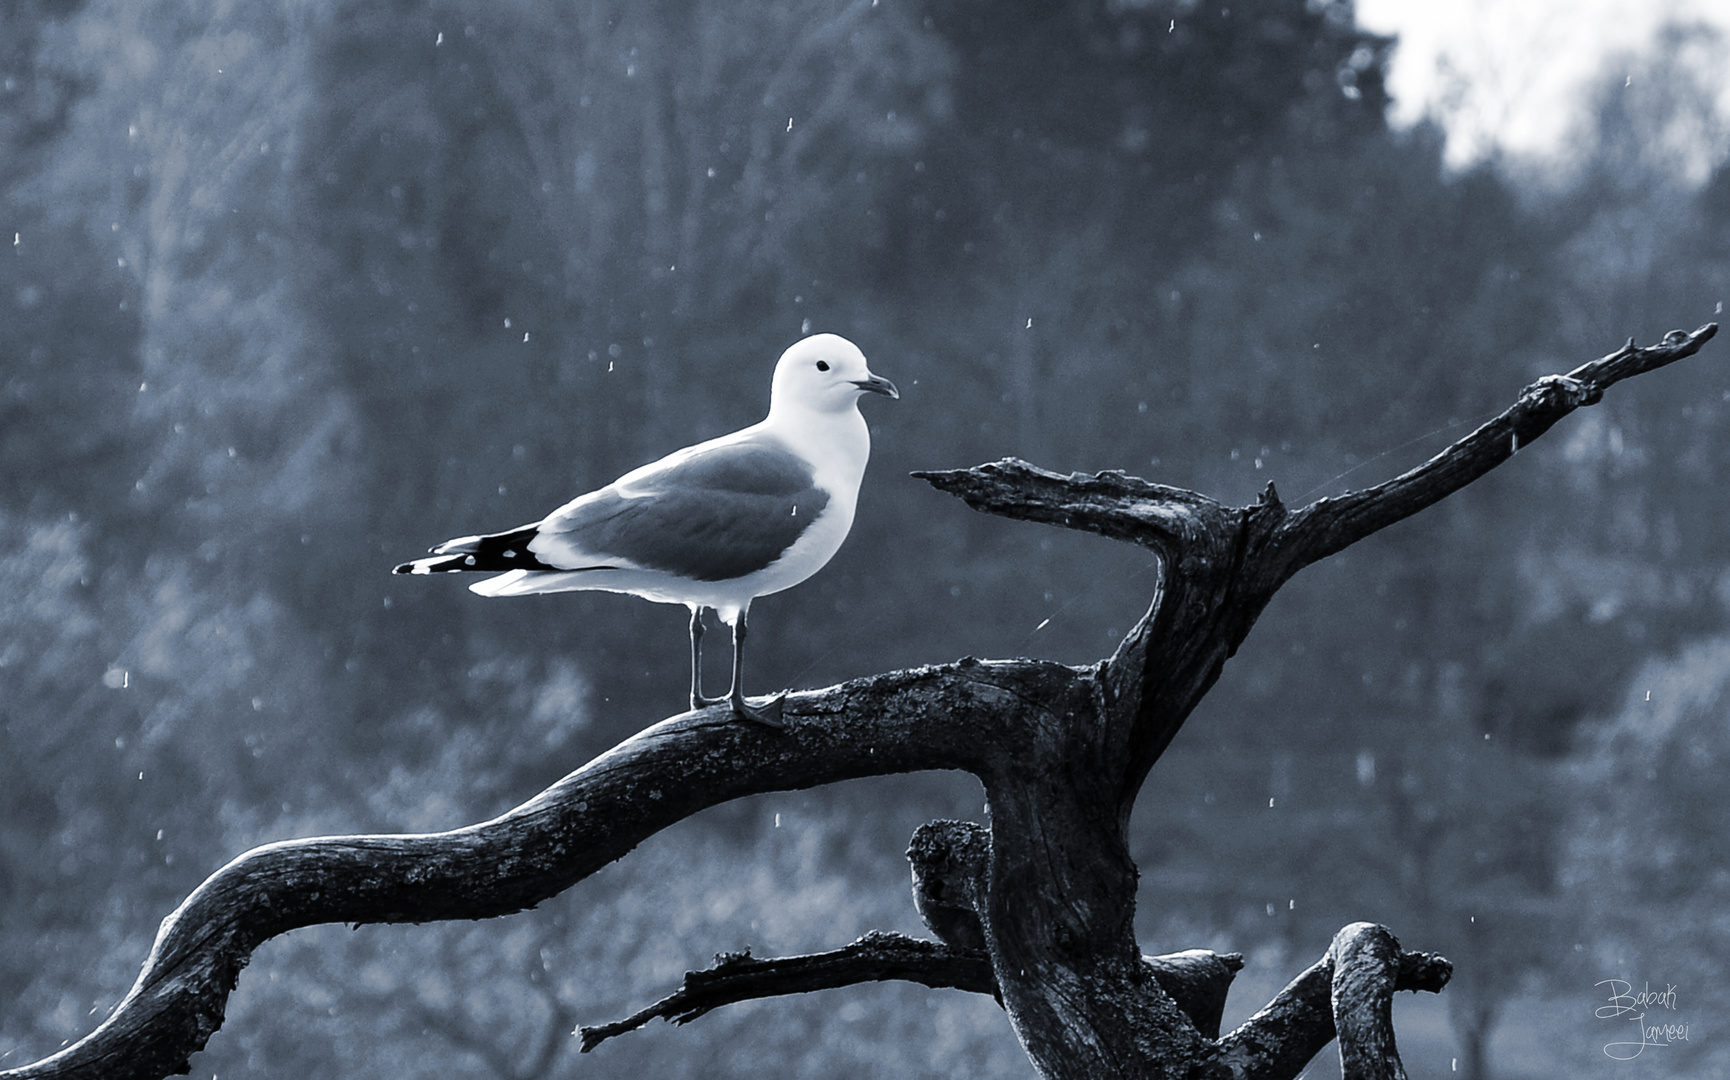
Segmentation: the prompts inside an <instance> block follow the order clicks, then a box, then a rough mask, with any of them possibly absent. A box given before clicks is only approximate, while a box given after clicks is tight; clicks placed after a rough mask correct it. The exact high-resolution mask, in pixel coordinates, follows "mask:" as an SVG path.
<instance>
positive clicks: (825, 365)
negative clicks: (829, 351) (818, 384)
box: [817, 360, 829, 371]
mask: <svg viewBox="0 0 1730 1080" xmlns="http://www.w3.org/2000/svg"><path fill="white" fill-rule="evenodd" d="M817 370H818V371H828V370H829V361H827V360H819V361H817Z"/></svg>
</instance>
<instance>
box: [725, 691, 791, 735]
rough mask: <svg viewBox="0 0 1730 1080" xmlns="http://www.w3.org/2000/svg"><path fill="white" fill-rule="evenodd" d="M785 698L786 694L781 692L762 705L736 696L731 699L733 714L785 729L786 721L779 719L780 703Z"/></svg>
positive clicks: (754, 721) (767, 725)
mask: <svg viewBox="0 0 1730 1080" xmlns="http://www.w3.org/2000/svg"><path fill="white" fill-rule="evenodd" d="M786 700H787V695H786V694H781V695H779V696H777V697H772V698H770V699H769V700H768V701H765V702H764V703H763V704H762V705H751V704H748V703H747V702H746V701H745V699H744V698H742V697H736V698H734V699H733V715H734V716H737V717H738V718H739V719H741V720H749V721H751V722H752V723H756V724H762V725H763V726H764V727H772V728H775V729H776V730H785V729H786V727H787V722H786V721H785V720H782V719H781V703H782V702H783V701H786Z"/></svg>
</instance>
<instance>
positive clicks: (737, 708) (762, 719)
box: [727, 611, 787, 728]
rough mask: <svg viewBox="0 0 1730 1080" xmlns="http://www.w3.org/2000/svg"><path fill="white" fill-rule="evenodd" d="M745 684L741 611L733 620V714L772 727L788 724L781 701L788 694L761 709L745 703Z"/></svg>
mask: <svg viewBox="0 0 1730 1080" xmlns="http://www.w3.org/2000/svg"><path fill="white" fill-rule="evenodd" d="M744 685H745V612H744V611H740V612H739V617H738V618H737V619H735V620H733V689H732V690H731V691H730V692H729V693H728V694H727V700H728V701H729V702H731V703H732V705H733V714H734V715H735V716H737V717H739V718H740V719H741V720H752V721H755V722H756V723H759V724H762V725H764V726H766V727H772V728H784V727H786V726H787V725H786V724H785V723H783V722H782V720H781V702H782V701H784V700H785V699H786V696H787V695H785V694H782V695H781V696H780V697H776V698H771V699H770V700H769V701H768V702H766V703H765V704H764V705H763V707H762V708H760V709H759V708H755V707H753V706H751V705H747V704H746V703H745V692H744V689H743V688H744Z"/></svg>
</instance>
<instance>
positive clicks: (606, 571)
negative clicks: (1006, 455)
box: [394, 334, 901, 728]
mask: <svg viewBox="0 0 1730 1080" xmlns="http://www.w3.org/2000/svg"><path fill="white" fill-rule="evenodd" d="M865 394H883V395H885V396H887V397H890V398H899V397H900V396H901V394H900V392H899V391H897V390H896V389H895V384H894V383H892V382H890V381H889V380H888V379H884V378H880V377H879V376H876V375H873V374H872V373H871V370H870V368H869V367H867V366H866V363H865V354H864V353H862V352H860V351H859V347H858V346H857V345H854V344H853V343H852V342H851V341H848V340H847V339H846V338H843V337H839V336H837V335H835V334H814V335H812V336H810V337H807V338H805V339H803V340H801V341H798V342H796V343H794V344H793V345H792V346H791V347H790V348H789V349H788V350H787V351H786V352H784V353H782V354H781V359H780V360H779V361H778V362H777V363H776V364H775V376H774V380H773V382H772V383H771V384H770V389H769V415H768V416H767V417H766V418H765V419H763V420H762V421H761V422H760V423H756V424H753V425H751V426H750V427H748V428H744V429H742V430H739V431H735V432H733V433H732V434H731V435H723V436H721V437H720V438H718V439H710V440H709V441H708V442H703V443H698V444H697V445H695V446H687V447H686V448H684V449H683V450H676V451H674V452H673V453H671V454H668V455H667V456H666V457H664V458H662V459H661V460H659V461H655V462H651V463H649V464H647V465H644V466H642V467H641V468H639V469H634V470H632V471H631V472H628V473H626V474H625V475H623V476H621V477H619V478H618V479H617V480H615V481H613V482H612V483H611V484H608V485H607V486H606V487H604V488H601V489H600V490H598V491H591V492H589V493H588V494H587V495H583V496H580V497H578V498H576V499H573V500H571V501H570V502H568V503H566V504H565V505H563V506H561V507H559V508H558V509H557V510H554V511H553V512H552V513H551V514H548V515H547V516H546V517H544V518H542V519H541V520H540V521H537V522H535V523H533V524H531V525H524V526H522V527H520V528H516V529H511V530H510V531H508V532H502V533H492V534H489V535H486V536H463V537H458V538H457V539H455V540H446V541H445V542H444V543H442V544H440V545H438V546H437V547H435V548H433V549H432V550H431V554H430V555H429V556H428V557H426V558H422V559H416V560H414V561H413V562H406V563H403V564H402V565H401V566H398V567H397V568H396V569H395V571H394V572H395V573H398V574H443V573H452V572H465V571H466V572H483V573H485V572H495V573H496V572H497V571H501V570H502V571H504V573H499V574H497V576H495V577H490V578H487V579H486V580H485V581H478V582H476V583H474V584H473V585H470V586H469V588H470V589H471V590H473V591H474V592H477V593H479V594H480V595H482V596H524V595H527V594H529V593H548V592H568V591H573V590H600V591H603V592H617V593H630V594H632V595H635V596H641V597H643V598H644V599H645V600H653V601H655V602H657V603H663V604H683V605H685V606H686V607H688V608H690V609H691V708H692V709H693V710H696V709H703V708H707V707H709V706H711V705H718V704H720V703H721V702H722V701H723V700H725V701H726V702H728V703H729V704H730V705H731V706H732V710H733V713H734V714H735V715H737V716H739V717H740V718H742V719H745V720H752V721H756V722H757V723H760V724H766V725H768V726H770V727H777V728H778V727H782V726H784V725H783V723H782V721H781V702H782V699H783V698H784V697H785V695H781V696H779V697H776V698H774V699H772V700H771V701H769V702H768V703H767V704H766V705H764V706H762V707H755V706H752V705H750V704H749V703H747V702H746V700H745V695H744V690H743V686H742V684H743V678H742V672H743V655H744V649H745V615H746V612H747V611H748V610H749V609H750V607H751V601H752V600H755V599H756V598H757V597H759V596H767V595H769V594H770V593H776V592H780V591H781V590H783V589H790V588H792V587H793V586H795V585H797V584H799V583H800V582H801V581H804V580H805V579H806V578H808V577H810V576H811V575H812V574H815V573H816V572H817V571H819V570H821V569H822V568H823V566H824V564H826V563H827V562H828V561H829V559H830V558H831V557H832V556H833V555H834V554H835V552H836V551H837V550H838V549H839V548H840V547H841V542H842V541H843V540H845V539H846V538H847V531H848V530H849V529H850V528H852V526H853V507H854V503H855V502H856V501H857V499H858V497H859V482H860V481H861V480H862V479H863V478H864V476H865V462H866V459H867V458H869V457H870V455H871V433H870V430H869V429H868V428H867V427H866V426H865V418H864V417H863V416H861V415H860V413H859V399H860V397H862V396H863V395H865ZM704 609H709V610H712V611H714V612H715V614H716V616H717V617H719V618H720V620H721V621H722V622H724V623H728V624H730V625H731V626H732V628H733V686H732V689H731V690H730V691H729V692H728V694H727V697H726V698H725V699H722V698H707V697H704V696H703V692H702V655H703V654H702V642H703V611H704Z"/></svg>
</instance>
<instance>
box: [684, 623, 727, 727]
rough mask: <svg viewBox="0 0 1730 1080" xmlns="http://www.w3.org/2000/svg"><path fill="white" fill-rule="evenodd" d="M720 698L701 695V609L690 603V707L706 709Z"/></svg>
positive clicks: (715, 703)
mask: <svg viewBox="0 0 1730 1080" xmlns="http://www.w3.org/2000/svg"><path fill="white" fill-rule="evenodd" d="M720 703H721V699H720V698H706V697H704V696H703V609H702V607H701V606H699V605H697V604H692V605H691V709H692V710H693V711H695V710H697V709H706V708H708V707H709V706H710V705H719V704H720Z"/></svg>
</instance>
